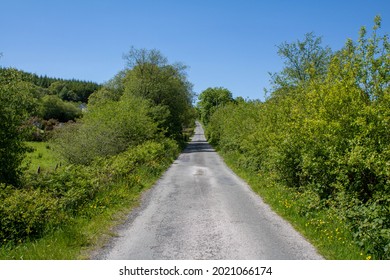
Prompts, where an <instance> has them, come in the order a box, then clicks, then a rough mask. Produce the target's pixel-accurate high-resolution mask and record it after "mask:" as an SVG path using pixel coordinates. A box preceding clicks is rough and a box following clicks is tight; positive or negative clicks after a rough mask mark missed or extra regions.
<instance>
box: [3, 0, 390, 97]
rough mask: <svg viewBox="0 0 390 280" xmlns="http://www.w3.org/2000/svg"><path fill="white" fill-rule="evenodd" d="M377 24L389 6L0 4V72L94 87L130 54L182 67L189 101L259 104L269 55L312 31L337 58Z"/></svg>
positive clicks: (131, 0)
mask: <svg viewBox="0 0 390 280" xmlns="http://www.w3.org/2000/svg"><path fill="white" fill-rule="evenodd" d="M377 14H379V15H381V16H382V30H383V32H384V33H390V32H389V31H390V1H389V0H366V1H363V0H345V1H344V0H337V1H334V0H327V1H326V0H324V1H316V0H309V1H298V0H297V1H292V0H291V1H288V0H267V1H262V0H258V1H254V0H253V1H247V0H237V1H229V0H218V1H214V0H196V1H195V0H192V1H190V0H187V1H186V0H180V1H179V0H177V1H174V0H165V1H163V0H160V1H157V0H155V1H152V0H146V1H144V0H142V1H141V0H138V1H135V0H127V1H125V0H107V1H106V0H95V1H92V0H88V1H87V0H85V1H83V0H78V1H76V0H63V1H59V0H51V1H48V0H45V1H42V0H35V1H21V0H0V26H1V29H0V52H2V53H3V57H2V58H1V59H0V65H1V66H3V67H15V68H18V69H22V70H25V71H29V72H33V73H37V74H39V75H48V76H51V77H61V78H76V79H83V80H91V81H95V82H99V83H102V82H104V81H107V80H109V79H110V78H112V77H113V76H114V75H115V74H116V73H117V72H118V71H120V70H121V69H123V67H124V61H123V59H122V55H123V54H124V53H125V52H127V51H128V50H129V48H130V46H135V47H136V48H147V49H151V48H156V49H159V50H160V51H161V52H162V53H163V54H164V55H165V56H166V57H167V58H168V59H169V61H170V62H172V63H173V62H183V63H184V64H186V65H188V66H189V67H190V68H189V69H188V75H189V80H190V81H191V82H192V83H193V84H194V90H195V92H197V93H200V92H201V91H203V90H205V89H206V88H207V87H214V86H222V87H226V88H228V89H229V90H230V91H232V92H233V95H234V96H235V97H236V96H242V97H244V98H247V97H249V98H250V99H263V96H264V91H263V88H269V87H270V84H269V75H268V72H276V71H279V70H281V68H282V66H283V65H282V60H281V59H280V57H279V56H278V55H277V48H276V46H277V45H279V44H280V43H282V42H284V41H287V42H292V41H296V40H297V39H302V38H303V36H304V34H305V33H308V32H311V31H313V32H314V33H315V34H316V35H318V36H323V43H324V44H325V45H329V46H330V47H331V48H332V49H333V50H338V49H340V48H341V47H342V46H343V45H344V43H345V41H346V39H347V38H352V39H354V40H356V39H357V37H358V32H359V29H360V27H361V26H362V25H364V26H366V27H367V28H368V29H370V28H371V27H372V24H373V19H374V17H375V15H377Z"/></svg>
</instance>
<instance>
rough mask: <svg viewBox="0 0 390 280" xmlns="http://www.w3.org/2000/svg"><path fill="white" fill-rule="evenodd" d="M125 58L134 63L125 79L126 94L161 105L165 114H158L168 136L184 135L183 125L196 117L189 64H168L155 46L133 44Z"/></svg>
mask: <svg viewBox="0 0 390 280" xmlns="http://www.w3.org/2000/svg"><path fill="white" fill-rule="evenodd" d="M124 58H125V59H126V61H127V65H128V67H130V69H129V70H128V72H127V73H126V76H125V78H124V79H123V80H124V95H132V96H136V97H141V98H144V99H147V100H150V101H151V102H152V104H153V105H154V106H156V107H160V109H159V110H157V111H158V112H163V113H164V114H163V115H158V114H155V117H156V121H158V122H159V123H160V128H161V129H163V130H165V132H166V135H167V136H172V137H174V138H176V139H178V138H180V137H181V135H182V130H183V128H184V127H186V126H189V125H191V124H190V123H191V122H193V119H194V117H193V116H194V112H193V108H192V99H193V92H192V84H191V83H189V82H188V80H187V77H186V73H185V69H186V66H184V65H182V64H178V63H177V64H168V60H167V59H166V58H165V57H164V56H163V55H162V54H161V53H160V51H158V50H154V49H153V50H145V49H135V48H131V49H130V51H129V53H128V54H126V55H124ZM157 111H155V112H157Z"/></svg>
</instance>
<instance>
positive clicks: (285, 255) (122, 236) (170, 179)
mask: <svg viewBox="0 0 390 280" xmlns="http://www.w3.org/2000/svg"><path fill="white" fill-rule="evenodd" d="M96 258H97V259H116V260H118V259H133V260H134V259H277V260H281V259H321V258H322V257H321V256H320V255H318V254H317V253H316V251H315V249H314V248H313V246H312V245H311V244H309V243H308V242H307V241H306V240H305V239H304V238H303V237H302V236H301V235H300V234H299V233H297V232H296V231H295V230H294V229H293V228H292V227H291V225H290V224H289V223H287V222H286V221H284V220H283V219H282V218H280V217H279V216H278V215H277V214H275V213H274V212H272V211H271V210H270V208H269V206H268V205H266V204H265V203H264V202H263V201H262V199H261V198H259V197H258V196H257V195H256V194H255V193H254V192H253V191H252V190H251V189H250V188H249V186H248V185H247V184H246V183H245V182H243V181H242V180H241V179H240V178H238V177H237V176H236V175H235V174H234V173H233V172H232V171H231V170H230V169H229V168H228V167H227V166H226V165H225V163H224V162H223V161H222V159H221V158H220V157H219V155H218V154H217V153H216V152H215V151H214V149H213V148H212V147H211V146H210V145H209V144H208V143H207V141H206V139H205V136H204V133H203V128H202V127H201V126H200V124H197V127H196V130H195V135H194V137H193V139H192V142H190V143H189V145H188V147H187V148H186V149H185V150H184V152H183V153H182V154H181V155H180V156H179V158H178V159H177V160H176V161H175V162H174V163H173V165H172V166H171V167H170V168H169V169H168V171H167V172H166V173H165V174H164V175H163V177H162V178H161V179H160V180H159V181H158V182H157V184H156V185H155V186H154V187H153V188H152V189H151V190H150V191H149V192H148V193H147V194H146V195H145V197H144V199H143V201H142V205H141V206H140V208H139V209H137V210H135V211H134V213H132V214H131V215H130V218H129V220H128V221H127V223H126V224H125V225H124V226H123V227H122V228H121V229H120V230H119V232H118V237H115V238H113V240H112V242H111V243H110V244H109V245H108V246H107V248H105V249H104V250H103V251H102V252H100V253H99V254H98V255H97V256H96Z"/></svg>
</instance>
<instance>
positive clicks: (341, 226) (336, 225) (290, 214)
mask: <svg viewBox="0 0 390 280" xmlns="http://www.w3.org/2000/svg"><path fill="white" fill-rule="evenodd" d="M219 153H220V155H221V156H222V157H223V158H224V160H225V162H226V163H227V165H228V166H229V167H230V168H231V169H232V170H233V171H234V172H235V173H236V174H237V175H239V176H240V177H241V178H243V179H244V180H245V181H246V182H247V183H248V184H249V185H250V186H251V188H252V189H253V190H254V191H255V192H256V193H257V194H259V195H260V196H261V197H262V198H263V199H264V201H265V202H266V203H267V204H269V205H270V206H271V208H272V209H273V210H274V211H275V212H277V213H278V214H279V215H280V216H282V217H283V218H285V219H286V220H287V221H289V222H290V223H291V225H292V226H293V227H294V228H295V229H296V230H298V231H299V232H300V233H301V234H302V235H303V236H304V237H305V238H307V239H308V241H309V242H310V243H312V244H313V245H314V246H315V247H316V248H317V250H318V252H319V253H320V254H321V255H322V256H323V257H324V258H326V259H334V260H343V259H349V260H354V259H371V258H372V257H371V256H370V255H366V254H365V253H364V252H362V251H361V250H360V249H359V247H358V246H357V245H356V243H355V242H354V240H353V237H352V234H351V232H350V230H349V229H348V227H347V226H346V224H345V221H343V220H341V219H340V217H339V215H337V213H336V210H335V209H333V208H329V209H326V210H325V209H320V208H318V209H315V208H313V209H311V211H310V214H305V215H302V213H303V212H305V213H307V209H308V208H310V207H312V206H313V207H315V205H316V202H311V201H310V199H311V197H305V196H303V195H302V193H299V192H297V191H295V190H293V189H291V188H287V187H285V186H283V185H281V184H279V183H277V182H276V181H275V180H273V179H272V176H270V175H271V174H256V173H254V172H251V171H248V170H247V169H245V168H243V167H241V166H239V164H237V158H238V157H237V155H235V154H234V153H222V152H219ZM303 210H305V211H303Z"/></svg>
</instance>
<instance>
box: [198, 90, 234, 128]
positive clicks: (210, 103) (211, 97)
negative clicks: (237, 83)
mask: <svg viewBox="0 0 390 280" xmlns="http://www.w3.org/2000/svg"><path fill="white" fill-rule="evenodd" d="M198 98H199V103H198V107H199V109H200V116H201V120H202V122H203V123H204V124H206V125H207V124H208V122H209V120H210V117H211V115H212V114H213V113H214V112H215V110H216V109H218V108H219V107H221V106H224V105H226V104H228V103H230V102H232V101H233V100H234V99H233V95H232V93H231V92H230V91H229V90H228V89H226V88H222V87H215V88H208V89H206V90H204V91H203V92H202V93H201V94H200V95H199V97H198Z"/></svg>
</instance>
